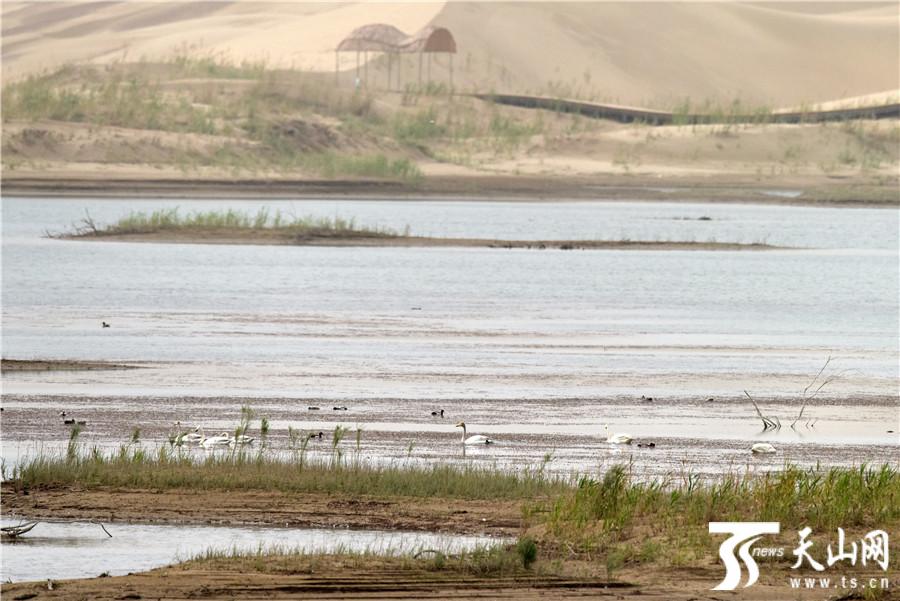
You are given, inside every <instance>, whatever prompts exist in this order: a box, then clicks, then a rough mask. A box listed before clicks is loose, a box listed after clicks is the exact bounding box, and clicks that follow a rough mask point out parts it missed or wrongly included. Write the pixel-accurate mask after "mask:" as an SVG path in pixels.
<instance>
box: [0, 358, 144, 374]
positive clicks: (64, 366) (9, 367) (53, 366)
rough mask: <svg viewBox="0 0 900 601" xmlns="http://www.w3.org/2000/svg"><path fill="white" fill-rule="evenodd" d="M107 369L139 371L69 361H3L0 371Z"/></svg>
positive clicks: (122, 365) (124, 366)
mask: <svg viewBox="0 0 900 601" xmlns="http://www.w3.org/2000/svg"><path fill="white" fill-rule="evenodd" d="M107 369H139V368H138V367H137V366H135V365H124V364H122V363H111V362H109V361H70V360H52V359H37V360H31V359H3V360H2V361H0V371H99V370H107Z"/></svg>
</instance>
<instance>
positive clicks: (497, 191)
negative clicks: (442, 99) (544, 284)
mask: <svg viewBox="0 0 900 601" xmlns="http://www.w3.org/2000/svg"><path fill="white" fill-rule="evenodd" d="M2 187H3V195H4V196H6V197H24V198H35V197H36V198H60V199H62V198H116V199H148V198H150V199H155V198H159V199H190V200H250V199H264V200H271V201H275V200H305V199H323V198H328V199H335V200H341V199H343V200H373V201H377V200H390V201H408V202H416V201H421V200H432V201H434V200H452V201H466V202H576V201H611V202H682V203H723V204H762V205H784V206H811V207H845V208H896V207H898V206H900V195H898V194H897V188H896V186H895V185H884V184H882V185H872V184H868V183H861V182H859V181H857V180H853V179H846V180H845V179H843V178H841V179H834V180H822V179H819V178H817V179H814V180H809V179H804V178H801V179H797V180H779V181H768V182H763V181H756V180H754V179H753V178H748V177H735V178H732V177H694V178H692V177H683V178H682V177H680V178H676V179H672V178H663V177H660V176H658V175H656V174H633V175H606V176H596V177H586V176H569V177H564V176H531V175H518V176H510V175H477V176H468V175H467V176H429V177H426V178H425V179H424V180H423V181H421V182H416V183H409V182H402V181H390V180H375V179H369V180H366V179H339V180H325V179H292V178H271V179H267V178H246V179H242V178H141V177H134V178H129V177H115V176H113V177H108V178H103V177H101V176H100V175H96V176H84V177H80V176H79V177H74V176H69V177H53V176H51V177H16V176H8V175H4V176H3V178H2Z"/></svg>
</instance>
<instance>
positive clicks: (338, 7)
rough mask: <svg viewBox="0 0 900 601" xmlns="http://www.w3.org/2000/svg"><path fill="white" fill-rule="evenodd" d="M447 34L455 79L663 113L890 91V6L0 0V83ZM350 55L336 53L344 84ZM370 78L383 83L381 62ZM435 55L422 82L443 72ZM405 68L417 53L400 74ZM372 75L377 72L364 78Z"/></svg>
mask: <svg viewBox="0 0 900 601" xmlns="http://www.w3.org/2000/svg"><path fill="white" fill-rule="evenodd" d="M371 22H382V23H390V24H392V25H395V26H396V27H398V28H400V29H402V30H404V31H407V32H413V31H416V30H418V29H419V28H420V27H422V26H424V25H426V24H429V23H433V24H436V25H441V26H445V27H448V28H449V29H450V30H451V31H452V32H453V34H454V35H455V37H456V39H457V42H458V47H459V53H458V55H457V56H456V57H455V61H454V72H455V83H456V85H457V87H462V88H472V87H475V88H478V89H480V90H495V91H498V92H500V91H507V92H519V93H524V92H530V93H542V94H553V95H558V96H567V97H582V98H590V99H593V100H597V101H606V102H616V103H621V104H631V105H639V106H648V107H657V108H670V107H672V106H674V105H675V104H677V103H678V102H681V101H683V100H684V99H685V98H689V99H690V100H691V103H692V104H693V105H695V106H702V104H703V103H704V102H705V101H712V102H716V103H722V102H726V101H731V100H733V99H734V98H737V97H740V99H741V101H742V102H744V103H747V104H757V105H759V104H763V105H766V106H769V107H771V108H777V107H783V106H793V105H799V104H802V103H815V102H825V101H829V100H834V99H836V98H847V97H854V96H861V95H866V94H873V93H877V92H884V91H886V90H897V89H900V82H898V78H900V59H898V56H900V27H898V25H900V5H898V4H897V3H813V4H810V3H763V4H749V3H741V4H739V3H682V2H668V3H644V2H639V3H638V2H627V3H626V2H602V3H568V2H555V3H501V2H449V3H441V2H434V3H408V4H399V3H393V4H390V3H371V4H370V3H341V4H337V3H334V4H332V3H267V2H231V3H202V2H190V3H188V2H164V3H145V2H108V3H71V2H54V3H13V2H5V3H4V4H3V63H4V65H3V66H4V73H3V76H4V80H7V81H8V80H9V79H14V78H17V77H21V76H22V75H23V74H27V73H30V72H35V71H37V70H41V69H45V68H50V67H54V66H58V65H60V64H63V63H65V62H78V61H95V62H109V61H114V60H123V59H124V60H137V59H139V58H147V59H155V58H161V57H171V56H173V55H174V54H176V53H177V52H206V53H212V54H215V55H217V56H228V57H231V58H232V59H234V60H238V61H240V60H265V61H267V62H268V64H269V65H272V66H294V67H301V68H305V69H312V70H321V71H330V70H332V69H333V68H334V55H333V53H332V52H331V50H332V49H333V48H334V46H335V45H336V44H337V43H338V42H339V41H340V39H342V38H343V37H344V36H345V35H346V34H347V33H349V32H350V31H351V30H352V29H354V28H355V27H357V26H359V25H362V24H365V23H371ZM355 59H356V57H355V56H353V55H350V54H347V55H345V56H343V57H342V62H341V67H342V69H343V70H344V77H345V78H346V79H349V78H351V77H353V76H354V75H355V73H354V70H355V64H356V63H355ZM373 59H374V60H373V62H372V65H371V67H372V72H371V73H370V77H371V78H373V82H374V81H379V82H383V81H384V80H385V79H386V73H385V72H383V71H379V69H383V68H384V60H383V59H382V58H380V57H377V56H373ZM448 66H449V65H448V64H447V57H442V56H438V57H435V61H434V62H433V64H432V76H433V78H434V79H436V80H446V78H447V75H448V72H447V67H448ZM416 76H417V64H416V61H415V59H414V57H407V60H406V61H405V65H404V70H403V78H404V81H413V80H414V79H415V78H416ZM374 78H378V79H374Z"/></svg>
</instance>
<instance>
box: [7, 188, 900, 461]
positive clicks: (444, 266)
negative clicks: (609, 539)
mask: <svg viewBox="0 0 900 601" xmlns="http://www.w3.org/2000/svg"><path fill="white" fill-rule="evenodd" d="M171 206H179V207H181V210H182V211H184V212H189V211H192V210H210V209H223V208H235V209H238V210H244V211H249V212H255V211H256V210H257V209H258V208H259V207H261V206H268V207H270V208H273V209H274V208H280V209H281V210H282V211H283V212H284V213H285V214H297V215H306V214H315V215H324V216H342V217H347V218H350V217H354V218H356V221H357V223H359V224H362V225H371V226H387V227H395V228H398V229H402V228H403V227H404V226H405V225H407V224H408V225H409V226H410V229H411V232H412V233H413V234H417V235H430V236H463V237H496V238H508V239H529V238H534V239H539V238H544V239H552V238H587V239H595V238H597V239H625V238H627V239H632V240H693V241H700V242H703V241H708V240H716V241H719V242H743V243H753V242H767V243H769V244H773V245H781V246H789V247H794V248H799V249H802V250H778V251H769V252H713V251H537V250H501V249H477V248H467V249H452V248H428V249H417V248H375V249H373V248H314V247H275V246H203V245H178V244H135V243H108V242H86V241H79V242H70V241H59V240H47V239H44V238H42V237H41V235H42V233H43V232H44V230H46V229H49V230H60V229H64V228H65V226H66V225H67V224H69V223H71V222H73V221H76V220H77V219H79V218H80V217H81V216H82V215H83V214H84V210H85V209H87V210H89V211H90V214H91V215H92V216H93V218H94V219H95V220H97V221H98V222H101V223H103V222H112V221H115V220H116V219H118V218H119V217H121V216H123V215H125V214H127V212H128V211H130V210H132V209H133V210H148V211H149V210H154V209H157V208H163V207H171ZM701 217H704V218H705V217H708V218H709V220H706V219H704V220H700V218H701ZM897 232H898V216H897V212H896V211H894V210H890V209H822V208H805V207H781V206H753V205H715V204H696V205H692V204H664V203H634V204H628V203H602V202H593V203H591V202H577V203H575V202H573V203H492V202H484V203H481V202H439V201H428V202H387V201H372V202H362V201H336V202H332V201H298V202H273V201H267V202H252V201H241V202H212V201H115V200H40V199H32V200H23V199H5V200H4V201H3V298H2V300H3V333H4V336H3V342H2V348H3V356H4V357H6V358H19V359H27V358H42V359H48V358H60V359H62V358H65V359H84V360H110V361H123V362H137V363H140V364H142V365H144V366H145V369H140V370H130V371H109V372H51V373H38V374H5V375H4V390H5V393H6V395H5V399H4V406H5V407H7V408H8V412H7V413H6V414H5V419H4V437H3V456H4V457H5V458H7V459H9V458H11V457H14V456H18V455H20V454H21V453H22V452H25V451H23V449H32V448H33V447H34V444H35V441H50V442H52V441H59V440H62V439H63V438H64V437H65V432H64V431H57V430H58V428H59V427H60V426H59V425H58V424H57V421H58V419H57V417H56V413H57V412H58V411H59V410H61V409H63V408H69V409H71V408H73V407H74V408H76V409H77V410H79V411H81V412H83V413H85V414H87V415H88V416H89V417H90V424H89V428H88V430H87V431H86V432H85V437H86V439H88V440H90V441H92V442H95V443H98V444H114V443H116V442H119V441H122V440H124V439H125V438H127V437H128V433H129V432H130V430H131V428H132V427H134V426H140V427H142V428H144V429H145V431H146V432H147V433H148V434H147V435H148V436H156V437H157V440H159V441H161V440H163V439H164V437H165V432H166V430H167V428H168V426H169V425H170V424H171V422H172V421H174V420H175V419H182V421H185V420H188V419H189V420H191V421H192V423H198V424H202V425H206V426H208V427H210V428H211V429H215V427H218V426H219V425H223V426H228V427H233V425H234V423H236V417H235V416H236V415H237V412H238V409H239V406H240V404H241V403H242V402H248V400H249V402H251V404H253V405H254V407H256V408H257V409H258V410H259V411H260V412H261V413H263V414H268V415H269V416H270V419H272V420H273V428H274V430H275V433H276V435H281V436H283V435H284V432H283V431H282V430H283V429H286V427H287V425H293V426H294V427H300V428H308V429H318V428H330V427H333V425H334V424H335V423H338V422H340V423H344V424H345V425H349V426H355V425H357V424H359V425H361V426H363V428H364V430H365V432H366V440H367V442H368V443H369V444H370V445H371V448H370V449H369V450H370V451H371V452H373V453H374V454H375V456H376V457H381V458H382V459H383V460H386V461H390V460H393V459H396V458H400V457H402V456H403V455H404V454H405V453H406V449H407V447H408V445H409V443H410V442H411V441H414V442H415V447H416V449H417V452H418V453H419V455H418V456H419V457H420V458H432V457H433V458H436V459H437V458H441V457H443V456H445V455H447V451H446V450H447V449H448V448H449V449H453V450H454V451H453V452H456V450H457V446H455V445H456V444H457V443H456V437H457V434H456V432H455V431H454V429H453V428H452V424H442V425H437V424H433V423H430V422H429V421H428V420H427V416H428V415H429V412H430V410H431V409H432V408H433V407H435V406H437V405H441V406H444V407H449V408H451V409H452V412H453V415H454V416H456V417H459V418H463V419H465V420H466V421H467V423H470V424H475V425H476V427H478V428H479V432H481V433H489V434H496V435H497V436H498V438H504V439H505V440H504V444H502V445H498V449H497V450H494V451H491V453H493V454H492V455H488V456H487V459H488V460H489V461H494V462H497V463H498V464H501V465H522V464H528V463H533V462H535V461H539V460H540V458H541V457H542V455H543V453H545V452H548V451H549V452H552V453H553V454H554V456H555V457H556V459H555V460H554V462H555V463H557V464H558V466H559V467H558V468H557V469H559V470H562V471H565V470H569V469H594V468H595V467H596V466H598V465H602V464H604V463H608V462H609V461H616V460H620V459H625V458H627V457H628V456H630V455H635V456H636V457H637V458H636V459H635V461H636V462H637V463H636V464H637V466H638V467H639V469H642V470H645V471H647V473H652V474H655V473H659V472H660V471H663V472H666V471H672V470H677V469H679V468H680V466H683V465H684V464H685V462H686V461H687V463H688V464H689V465H690V466H691V467H692V468H696V469H700V470H706V471H708V470H719V469H728V467H729V466H733V465H735V464H738V465H744V464H746V463H747V462H749V461H750V458H748V456H747V454H746V449H747V447H748V446H749V442H750V441H752V440H755V436H756V426H757V422H756V419H755V418H754V416H753V412H752V408H751V407H750V406H749V405H748V404H747V403H745V402H744V401H743V400H742V391H743V390H745V389H746V390H750V391H752V393H753V394H754V395H758V396H759V398H760V399H761V400H763V401H764V402H766V403H768V405H769V406H770V407H774V409H773V411H774V412H777V413H780V415H781V416H782V418H784V417H787V416H789V415H791V414H793V412H794V411H796V409H797V406H796V405H792V406H790V407H788V406H787V405H786V404H785V403H787V402H788V401H787V399H790V398H796V397H797V396H798V395H799V393H800V391H802V389H803V387H804V386H805V385H806V384H807V383H808V380H809V378H810V377H811V376H812V375H813V374H815V372H816V371H817V370H818V369H819V368H820V367H821V365H822V364H823V362H824V361H825V359H826V357H827V356H829V355H832V356H834V358H835V359H834V363H833V365H834V366H835V368H836V369H837V370H840V371H841V372H842V376H843V377H842V378H841V379H840V380H839V381H838V382H836V383H835V384H834V385H833V386H831V387H830V388H829V389H828V394H829V395H830V396H832V397H834V398H835V399H837V401H838V403H837V404H829V405H827V406H813V407H811V409H810V411H811V414H812V415H813V416H815V417H818V418H819V419H820V421H819V423H818V425H817V426H816V430H815V431H808V432H802V433H801V434H802V435H798V434H796V433H793V432H781V433H779V434H778V435H777V437H776V439H775V440H776V442H777V443H778V444H780V445H781V446H782V447H783V453H782V454H781V455H779V456H777V457H775V458H769V459H766V460H763V461H764V462H765V463H762V464H761V465H766V466H770V467H772V466H777V465H778V463H780V462H782V461H784V460H785V459H788V458H789V459H791V460H797V461H800V462H803V463H815V462H816V461H820V460H824V461H826V462H829V461H831V462H841V463H845V462H850V463H854V462H859V461H864V460H866V459H869V460H876V459H879V458H883V457H884V455H885V453H886V452H887V453H888V454H890V453H892V452H895V451H896V447H895V446H892V445H895V444H896V442H897V441H896V437H895V436H891V435H890V434H889V433H887V431H886V428H885V427H884V424H885V423H886V422H890V420H891V418H892V417H894V418H895V417H896V410H897V404H896V390H897V382H898V368H897V361H898V349H897V332H898V242H897ZM101 320H105V321H108V322H110V323H112V324H113V327H112V328H109V329H101V328H100V327H99V324H100V322H101ZM641 395H648V396H654V397H656V398H657V399H658V402H656V403H654V404H653V405H645V404H641V403H640V402H637V399H639V397H640V396H641ZM708 397H714V398H716V399H717V402H715V403H712V404H706V403H705V401H706V399H707V398H708ZM309 399H324V401H323V403H327V401H328V400H340V401H341V404H347V405H350V406H351V407H353V409H354V411H353V412H352V413H350V414H348V415H344V416H341V417H340V418H337V417H334V416H332V415H328V416H317V417H311V416H309V415H306V414H304V413H303V412H302V408H304V407H305V406H306V404H307V401H308V400H309ZM860 399H861V400H860ZM873 399H874V400H873ZM857 400H859V402H857ZM9 411H11V412H12V413H10V412H9ZM604 423H610V424H611V427H612V428H614V429H615V430H622V429H627V430H629V431H631V433H632V434H634V435H635V436H637V437H643V438H648V437H653V438H656V439H658V440H659V441H661V442H662V443H663V444H661V445H660V448H658V449H657V451H659V452H657V454H655V455H652V456H650V455H647V454H646V453H644V452H643V451H640V453H639V452H638V451H637V450H636V449H629V450H627V452H624V454H623V451H622V450H620V449H609V448H607V447H605V446H604V445H601V444H599V442H598V440H599V438H600V436H602V430H601V424H604ZM845 445H856V446H852V448H851V449H850V451H847V450H846V449H844V450H840V449H841V448H842V447H843V446H845ZM872 445H878V446H877V448H873V447H872ZM451 456H452V455H451ZM477 457H478V456H476V458H477ZM757 465H760V463H759V462H758V463H757Z"/></svg>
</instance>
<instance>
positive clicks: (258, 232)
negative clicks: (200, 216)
mask: <svg viewBox="0 0 900 601" xmlns="http://www.w3.org/2000/svg"><path fill="white" fill-rule="evenodd" d="M62 237H63V238H66V239H70V240H105V241H127V242H177V243H180V244H257V245H295V246H379V247H457V248H460V247H463V248H507V249H511V248H525V249H537V250H544V249H557V250H613V249H615V250H648V249H650V250H770V249H775V248H779V247H776V246H770V245H768V244H739V243H728V242H677V241H671V242H669V241H639V240H499V239H490V238H430V237H424V236H365V235H342V234H335V235H311V236H298V235H297V234H294V233H292V232H290V231H285V230H275V229H247V228H242V229H218V230H210V229H193V228H179V229H177V230H166V231H160V232H150V233H127V234H106V233H100V234H77V235H64V236H62Z"/></svg>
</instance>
